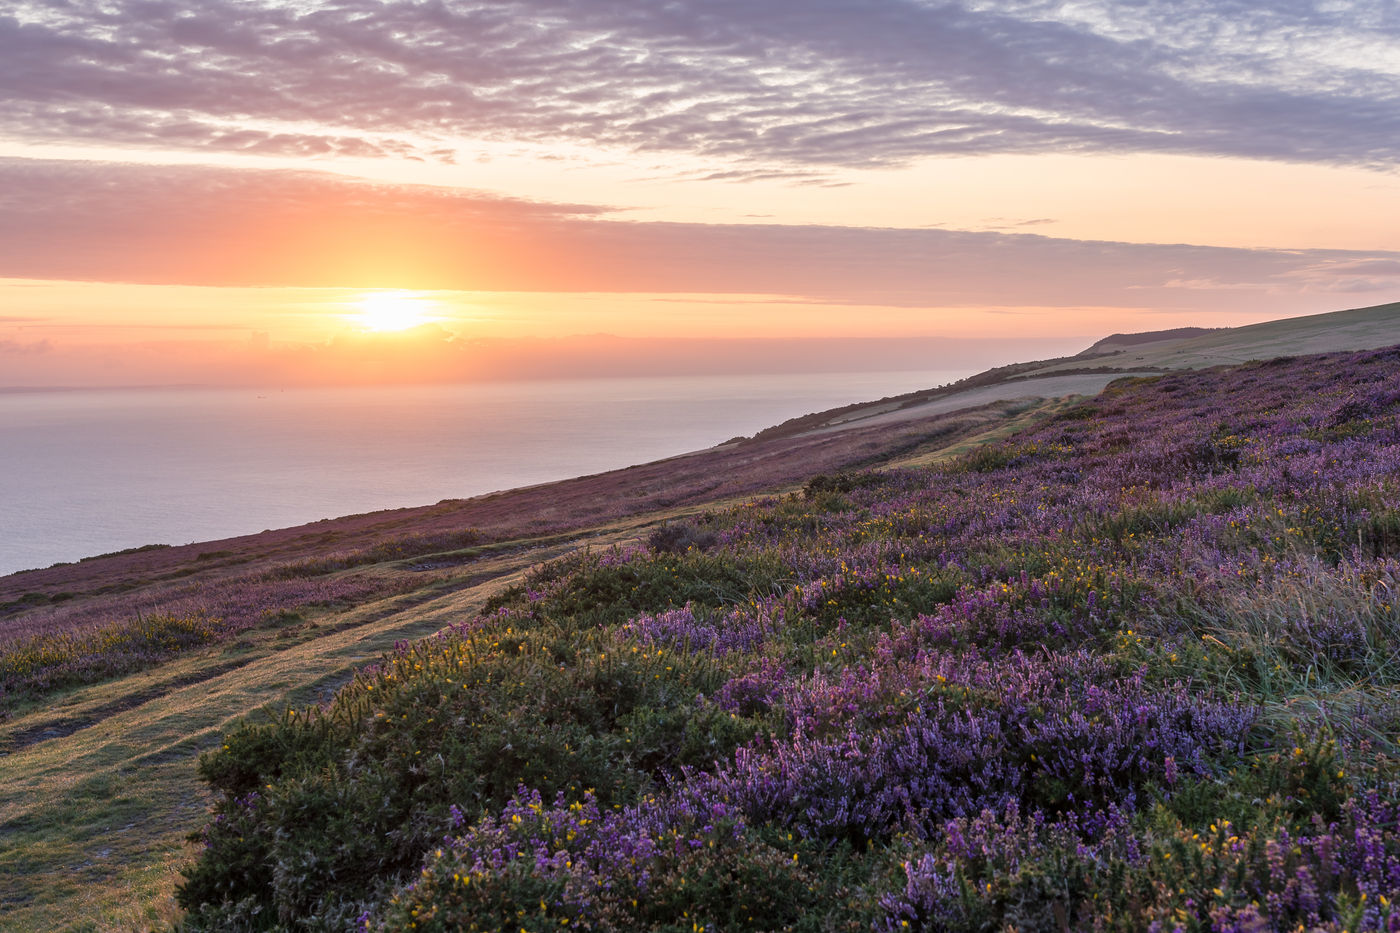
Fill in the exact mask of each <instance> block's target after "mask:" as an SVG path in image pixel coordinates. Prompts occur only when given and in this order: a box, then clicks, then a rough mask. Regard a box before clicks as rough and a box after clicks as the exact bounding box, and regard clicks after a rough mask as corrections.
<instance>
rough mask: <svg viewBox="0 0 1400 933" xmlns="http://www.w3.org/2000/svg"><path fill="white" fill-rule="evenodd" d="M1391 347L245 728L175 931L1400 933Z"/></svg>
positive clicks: (863, 502)
mask: <svg viewBox="0 0 1400 933" xmlns="http://www.w3.org/2000/svg"><path fill="white" fill-rule="evenodd" d="M1397 475H1400V351H1380V352H1370V353H1360V354H1334V355H1330V356H1323V357H1309V358H1300V359H1296V360H1291V361H1283V362H1279V363H1271V364H1252V365H1247V366H1243V367H1237V368H1235V369H1233V370H1220V371H1208V372H1202V373H1193V374H1189V375H1186V374H1168V375H1165V376H1162V377H1160V378H1155V379H1150V380H1129V381H1122V382H1119V383H1115V384H1114V385H1113V386H1112V387H1111V388H1110V389H1109V390H1108V391H1106V392H1105V393H1104V394H1103V395H1102V396H1100V397H1099V398H1097V399H1094V400H1090V401H1088V402H1085V403H1084V404H1082V405H1081V406H1079V407H1078V408H1076V409H1073V410H1072V411H1071V412H1069V413H1066V414H1063V415H1061V416H1058V417H1056V418H1054V419H1051V420H1048V421H1046V422H1044V423H1042V424H1041V425H1040V426H1039V427H1036V428H1034V429H1032V430H1029V431H1026V432H1023V433H1022V434H1020V435H1019V436H1016V437H1014V438H1011V439H1010V440H1009V441H1007V442H1005V443H1002V444H996V445H990V446H986V447H983V448H979V449H978V450H977V451H974V452H973V453H971V454H968V455H966V456H964V457H962V458H961V459H958V460H956V461H954V462H952V463H949V464H944V465H941V466H938V467H936V468H933V469H928V470H905V471H890V472H887V473H882V474H878V475H876V474H868V475H843V476H841V477H819V478H815V479H814V480H813V481H812V482H811V483H809V484H808V487H807V488H806V489H805V490H803V491H802V492H801V493H798V494H795V495H791V496H785V497H781V498H772V499H766V500H761V501H757V502H752V503H748V504H745V505H742V506H739V507H736V508H733V509H729V510H727V511H722V512H715V513H712V514H708V515H706V516H703V517H702V518H699V519H696V520H695V523H694V524H686V525H679V526H662V527H661V528H659V529H657V530H656V531H655V532H654V533H653V535H652V536H651V538H650V539H648V540H647V541H646V542H645V543H644V544H639V545H636V546H631V547H627V548H618V549H612V550H609V551H595V552H587V553H579V554H576V555H573V556H571V557H568V558H564V559H562V560H558V561H555V562H553V563H551V564H548V565H545V566H543V567H541V568H538V569H537V570H536V571H535V572H533V573H532V574H531V575H530V576H529V577H528V578H527V579H526V581H525V582H524V583H523V584H522V585H521V586H519V587H517V588H514V589H513V590H511V591H509V592H507V593H505V594H503V595H502V596H501V597H499V598H497V599H495V600H493V601H492V602H491V603H490V604H489V605H488V607H487V611H486V612H484V613H483V614H482V615H480V616H478V617H476V618H474V619H464V620H462V621H461V623H460V624H459V625H457V626H455V627H453V628H452V629H451V630H449V631H446V632H444V633H442V634H440V635H439V636H437V637H434V638H431V639H427V640H425V641H422V642H419V643H417V644H412V645H401V646H400V647H399V648H398V650H396V651H395V652H394V653H393V654H391V655H389V656H387V657H385V658H382V659H381V660H380V661H379V662H378V663H377V664H376V665H375V666H373V667H371V668H369V669H367V670H365V671H363V672H361V674H360V675H359V676H358V677H357V678H356V680H355V681H354V682H353V683H351V684H350V685H348V686H346V687H345V688H343V689H342V690H341V691H340V692H339V693H338V694H337V695H336V696H335V698H334V699H332V700H331V701H330V702H329V703H328V704H326V705H325V706H324V707H320V708H315V709H310V710H294V711H289V712H287V713H286V714H284V715H282V716H280V717H274V718H271V719H268V720H266V721H261V722H251V723H246V724H244V725H241V726H239V727H238V728H236V729H234V730H233V731H232V732H231V733H230V734H229V735H228V737H227V739H226V743H225V745H224V747H223V748H221V749H219V750H217V751H215V752H212V753H211V754H209V755H207V756H205V758H204V759H203V760H202V764H201V769H202V774H203V776H204V778H205V780H206V781H207V782H208V783H209V784H210V786H211V788H212V789H213V790H214V791H215V793H216V797H217V803H216V805H215V808H214V813H213V815H212V818H211V821H210V823H209V824H208V825H207V826H206V827H205V829H204V830H203V831H202V833H201V834H200V839H201V840H202V841H203V843H204V851H203V853H202V855H201V856H200V858H199V860H198V861H197V862H196V864H195V865H194V866H193V867H192V868H191V869H190V870H189V871H188V873H187V875H186V881H185V883H184V885H183V886H182V888H181V890H180V894H179V898H180V902H181V904H182V905H183V906H184V907H185V908H186V910H187V911H188V913H187V915H186V919H185V926H186V927H187V928H189V929H191V930H197V929H209V930H214V929H233V928H246V929H289V930H331V929H335V930H341V929H347V928H354V929H364V930H386V931H387V930H395V931H397V930H403V929H415V928H416V929H425V930H500V929H506V930H512V931H515V930H526V931H535V930H555V929H557V930H564V929H585V930H608V931H612V930H619V931H620V930H665V931H681V930H687V931H691V933H694V931H696V930H700V929H704V930H724V931H736V930H812V931H817V930H850V931H855V930H862V931H865V930H872V929H873V930H908V929H924V930H979V931H980V930H986V931H1001V930H1008V929H1017V930H1117V931H1129V930H1158V931H1175V930H1181V931H1192V933H1195V931H1200V933H1205V931H1212V933H1214V931H1226V930H1295V929H1300V928H1301V929H1305V930H1310V931H1333V933H1339V931H1342V930H1348V931H1353V933H1356V931H1379V930H1393V929H1397V928H1400V911H1396V910H1395V909H1394V907H1393V904H1392V902H1393V900H1394V899H1395V897H1396V896H1397V894H1400V826H1397V820H1400V814H1397V812H1396V809H1395V803H1394V801H1395V799H1396V796H1397V787H1398V786H1400V785H1397V783H1396V782H1397V781H1400V774H1397V766H1396V761H1397V760H1400V759H1398V758H1397V753H1398V752H1400V750H1398V749H1397V748H1396V744H1397V743H1396V740H1395V736H1396V735H1397V729H1400V667H1397V662H1396V660H1395V659H1396V657H1397V655H1400V651H1398V650H1397V644H1396V642H1397V637H1398V636H1400V603H1397V601H1396V598H1395V597H1396V595H1397V594H1396V588H1397V569H1400V568H1397V566H1396V563H1395V555H1394V542H1395V540H1396V537H1395V529H1394V528H1393V527H1392V526H1394V525H1395V521H1394V516H1395V515H1396V514H1400V483H1397V482H1396V479H1395V477H1396V476H1397Z"/></svg>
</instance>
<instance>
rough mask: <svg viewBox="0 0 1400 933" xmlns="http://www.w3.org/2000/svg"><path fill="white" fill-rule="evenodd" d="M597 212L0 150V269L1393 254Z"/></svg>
mask: <svg viewBox="0 0 1400 933" xmlns="http://www.w3.org/2000/svg"><path fill="white" fill-rule="evenodd" d="M611 216H613V215H611V214H610V213H609V212H608V211H607V210H606V209H605V208H600V207H593V206H588V205H569V204H541V203H537V202H531V201H524V200H514V199H509V198H499V197H490V196H485V195H479V194H470V193H463V192H460V191H457V190H454V189H444V188H432V187H426V186H406V185H381V184H369V183H365V182H359V181H353V180H350V179H347V178H343V177H340V176H336V175H331V174H326V173H315V172H264V171H258V172H254V171H238V170H232V169H219V168H209V167H152V166H137V165H119V164H110V163H73V162H41V161H36V160H24V159H12V160H0V276H15V277H24V278H31V279H33V278H48V279H68V280H87V281H112V282H135V283H150V284H183V285H236V286H274V285H275V286H308V287H336V288H372V287H385V288H394V287H399V288H411V289H457V290H469V291H499V292H511V291H516V292H595V293H620V292H631V293H660V294H664V293H675V294H686V295H697V294H711V295H734V294H746V295H755V296H762V295H768V296H784V297H787V298H794V299H798V300H805V301H809V302H821V303H830V304H852V305H885V306H891V307H896V306H897V307H904V308H930V309H938V308H969V307H978V308H985V307H1017V306H1025V307H1037V308H1046V307H1051V308H1053V307H1060V308H1066V309H1078V308H1086V307H1144V308H1159V309H1160V308H1170V309H1176V310H1196V311H1212V310H1219V311H1230V312H1233V313H1236V314H1239V313H1244V312H1247V311H1251V310H1262V309H1269V310H1272V311H1274V312H1275V313H1276V314H1284V313H1288V312H1289V311H1294V312H1296V313H1301V312H1303V311H1309V310H1325V309H1328V307H1329V304H1330V303H1329V302H1328V301H1327V300H1326V298H1325V296H1328V295H1341V294H1345V293H1346V292H1348V291H1350V290H1354V289H1355V288H1356V286H1357V282H1358V281H1359V280H1362V279H1365V280H1366V281H1372V280H1376V281H1379V280H1380V279H1381V278H1383V277H1384V276H1393V274H1394V271H1395V270H1396V268H1397V264H1400V254H1397V253H1392V252H1382V251H1377V252H1357V251H1343V250H1277V249H1274V250H1270V249H1231V248H1220V247H1205V246H1192V245H1181V244H1175V245H1173V244H1135V243H1115V242H1100V241H1089V240H1072V239H1066V238H1055V237H1048V236H1043V235H1036V234H1029V233H1007V232H993V231H988V232H969V231H957V230H942V229H879V228H860V227H837V226H795V225H783V224H763V223H755V224H695V223H659V222H635V221H622V220H614V219H609V218H610V217H611ZM1339 271H1341V272H1344V273H1345V274H1341V275H1339V274H1337V273H1338V272H1339ZM1391 283H1392V287H1393V283H1394V279H1393V278H1392V279H1391Z"/></svg>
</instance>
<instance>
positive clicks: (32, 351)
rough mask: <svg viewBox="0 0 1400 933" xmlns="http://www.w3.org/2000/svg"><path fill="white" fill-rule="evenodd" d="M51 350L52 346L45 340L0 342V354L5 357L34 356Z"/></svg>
mask: <svg viewBox="0 0 1400 933" xmlns="http://www.w3.org/2000/svg"><path fill="white" fill-rule="evenodd" d="M52 350H53V344H52V343H51V342H50V341H49V340H47V339H45V340H30V341H23V340H0V354H4V355H6V356H35V355H38V354H41V353H49V352H52Z"/></svg>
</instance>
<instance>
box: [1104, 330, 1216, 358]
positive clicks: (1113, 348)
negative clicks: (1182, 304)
mask: <svg viewBox="0 0 1400 933" xmlns="http://www.w3.org/2000/svg"><path fill="white" fill-rule="evenodd" d="M1218 330H1224V328H1219V327H1173V328H1172V329H1170V330H1150V331H1143V332H1141V333H1136V334H1110V335H1108V336H1107V337H1105V338H1103V339H1102V340H1099V341H1096V342H1095V343H1094V344H1093V345H1092V346H1091V347H1089V348H1088V349H1086V350H1082V351H1080V352H1079V354H1078V355H1079V356H1100V355H1103V354H1105V353H1116V352H1117V351H1119V350H1126V349H1128V348H1129V347H1140V346H1142V345H1143V344H1147V343H1160V342H1161V341H1164V340H1185V339H1187V338H1188V337H1204V336H1205V335H1206V334H1209V333H1212V332H1214V331H1218Z"/></svg>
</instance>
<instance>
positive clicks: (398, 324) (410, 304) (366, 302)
mask: <svg viewBox="0 0 1400 933" xmlns="http://www.w3.org/2000/svg"><path fill="white" fill-rule="evenodd" d="M356 305H357V306H358V307H359V309H360V312H359V314H358V315H356V318H355V320H356V322H357V323H358V324H359V325H360V326H361V327H363V328H365V329H366V330H372V331H377V332H380V333H384V332H388V331H396V330H408V329H409V328H410V327H417V326H418V325H419V324H426V323H428V321H429V317H428V310H429V305H428V302H427V300H426V299H424V298H423V296H422V295H418V294H415V293H413V292H370V293H369V294H367V295H365V296H364V297H363V298H361V299H360V300H359V301H357V302H356Z"/></svg>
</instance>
